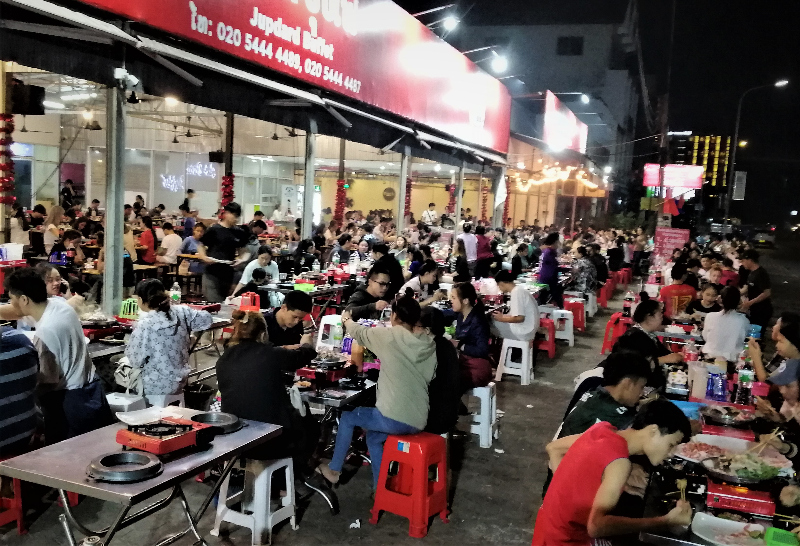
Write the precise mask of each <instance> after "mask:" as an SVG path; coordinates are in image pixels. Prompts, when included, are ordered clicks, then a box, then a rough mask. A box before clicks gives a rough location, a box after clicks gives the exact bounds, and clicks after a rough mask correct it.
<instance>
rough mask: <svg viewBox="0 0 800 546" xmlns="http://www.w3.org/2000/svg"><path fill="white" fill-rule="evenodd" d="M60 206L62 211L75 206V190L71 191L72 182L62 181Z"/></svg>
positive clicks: (68, 180)
mask: <svg viewBox="0 0 800 546" xmlns="http://www.w3.org/2000/svg"><path fill="white" fill-rule="evenodd" d="M60 195H61V206H62V207H63V208H64V210H69V209H71V208H72V207H74V206H75V203H74V199H75V190H73V189H72V180H70V179H69V178H67V179H66V180H64V187H63V188H61V192H60Z"/></svg>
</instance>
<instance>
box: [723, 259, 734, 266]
mask: <svg viewBox="0 0 800 546" xmlns="http://www.w3.org/2000/svg"><path fill="white" fill-rule="evenodd" d="M722 265H724V266H725V267H733V260H731V259H730V258H722Z"/></svg>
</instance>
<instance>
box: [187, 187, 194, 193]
mask: <svg viewBox="0 0 800 546" xmlns="http://www.w3.org/2000/svg"><path fill="white" fill-rule="evenodd" d="M186 193H194V190H193V189H192V188H189V189H188V190H186Z"/></svg>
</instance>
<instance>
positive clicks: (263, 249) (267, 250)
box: [257, 245, 272, 256]
mask: <svg viewBox="0 0 800 546" xmlns="http://www.w3.org/2000/svg"><path fill="white" fill-rule="evenodd" d="M262 254H269V255H270V256H272V249H271V248H270V247H268V246H267V245H262V246H260V247H258V254H257V255H258V256H261V255H262Z"/></svg>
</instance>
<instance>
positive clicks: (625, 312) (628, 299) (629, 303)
mask: <svg viewBox="0 0 800 546" xmlns="http://www.w3.org/2000/svg"><path fill="white" fill-rule="evenodd" d="M634 299H636V296H634V294H633V291H631V290H628V291H627V292H626V293H625V300H624V301H623V302H622V316H623V317H630V316H631V308H632V307H633V300H634Z"/></svg>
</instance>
